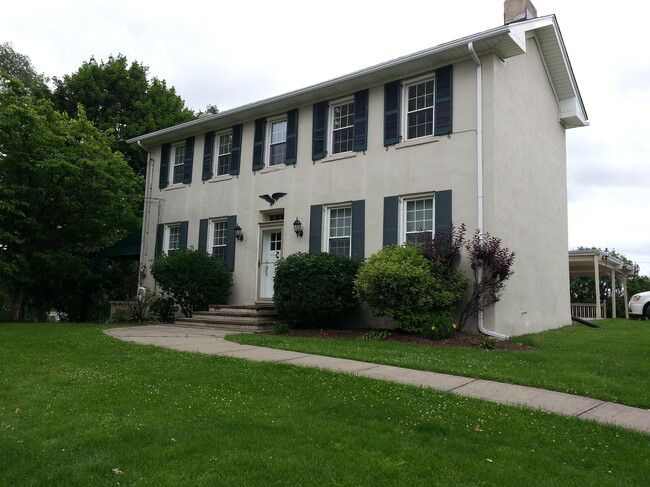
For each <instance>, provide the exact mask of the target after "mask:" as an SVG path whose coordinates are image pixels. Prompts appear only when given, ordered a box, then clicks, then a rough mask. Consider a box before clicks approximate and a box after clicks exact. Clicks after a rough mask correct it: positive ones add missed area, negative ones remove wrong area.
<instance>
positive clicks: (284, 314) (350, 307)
mask: <svg viewBox="0 0 650 487" xmlns="http://www.w3.org/2000/svg"><path fill="white" fill-rule="evenodd" d="M360 266H361V262H360V261H358V260H355V259H351V258H349V257H342V256H340V255H332V254H328V253H324V252H319V253H315V254H303V253H297V254H292V255H290V256H288V257H287V258H285V259H281V260H280V261H278V263H277V264H276V268H275V279H274V283H273V289H274V294H273V303H274V305H275V309H276V311H277V314H278V317H279V318H280V320H282V321H287V322H289V323H292V324H297V325H302V326H307V327H320V328H331V327H333V326H336V325H337V323H338V321H339V320H340V319H341V318H343V317H344V316H345V315H347V314H349V313H350V312H352V311H354V310H355V309H356V308H357V307H358V301H357V300H356V298H355V296H354V277H355V276H356V274H357V271H358V269H359V267H360Z"/></svg>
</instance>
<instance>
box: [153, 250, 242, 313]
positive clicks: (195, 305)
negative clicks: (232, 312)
mask: <svg viewBox="0 0 650 487" xmlns="http://www.w3.org/2000/svg"><path fill="white" fill-rule="evenodd" d="M151 274H152V275H153V277H154V279H156V281H157V282H158V284H159V285H160V288H161V289H162V290H163V291H164V292H165V293H167V294H169V295H170V296H171V297H173V298H174V302H175V303H176V304H177V305H178V306H179V307H180V309H181V311H182V312H183V314H184V315H185V316H186V317H191V316H192V312H193V311H199V310H207V309H208V306H209V305H211V304H225V303H226V302H227V300H228V296H229V295H230V288H231V286H232V274H231V272H230V271H228V270H227V269H226V267H225V265H224V263H223V262H222V261H221V260H219V259H216V258H215V257H212V256H210V255H208V254H206V253H205V252H202V251H199V250H194V249H181V250H175V251H173V252H170V253H169V254H168V255H161V256H160V257H157V258H156V260H155V261H154V263H153V265H152V266H151Z"/></svg>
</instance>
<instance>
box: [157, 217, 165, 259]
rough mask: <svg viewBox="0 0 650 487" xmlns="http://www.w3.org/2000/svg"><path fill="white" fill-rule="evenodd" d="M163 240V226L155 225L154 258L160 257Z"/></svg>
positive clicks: (160, 224)
mask: <svg viewBox="0 0 650 487" xmlns="http://www.w3.org/2000/svg"><path fill="white" fill-rule="evenodd" d="M164 240H165V225H163V224H162V223H159V224H158V225H156V257H158V256H159V255H162V253H163V244H164V243H165V242H164Z"/></svg>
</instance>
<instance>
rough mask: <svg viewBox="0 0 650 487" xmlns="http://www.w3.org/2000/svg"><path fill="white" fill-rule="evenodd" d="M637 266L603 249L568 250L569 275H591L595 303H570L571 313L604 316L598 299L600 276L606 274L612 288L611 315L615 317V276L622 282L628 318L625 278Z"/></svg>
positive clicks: (582, 316)
mask: <svg viewBox="0 0 650 487" xmlns="http://www.w3.org/2000/svg"><path fill="white" fill-rule="evenodd" d="M636 272H637V266H635V265H631V264H628V263H626V262H623V261H622V260H620V259H618V258H616V257H613V256H612V255H610V252H609V251H608V250H607V249H605V250H604V251H603V250H599V249H591V250H570V251H569V277H593V278H594V285H595V295H596V303H595V304H594V303H571V314H572V315H573V316H578V317H581V318H594V319H600V318H604V316H603V308H604V303H602V302H601V300H600V286H599V283H600V276H601V275H602V276H605V275H608V276H609V277H610V279H611V289H612V296H611V300H612V304H611V306H612V317H613V318H616V278H617V277H620V278H621V282H622V284H623V299H624V300H625V317H626V318H629V317H630V316H629V311H628V309H627V302H628V298H627V278H628V277H630V276H633V275H635V274H636Z"/></svg>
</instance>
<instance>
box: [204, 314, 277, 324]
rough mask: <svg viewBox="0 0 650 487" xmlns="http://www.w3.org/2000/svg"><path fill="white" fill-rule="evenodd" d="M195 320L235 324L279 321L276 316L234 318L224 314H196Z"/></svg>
mask: <svg viewBox="0 0 650 487" xmlns="http://www.w3.org/2000/svg"><path fill="white" fill-rule="evenodd" d="M192 318H193V319H196V320H201V321H231V322H233V323H259V322H265V323H271V322H274V321H277V317H276V316H243V315H241V316H237V315H235V316H233V315H223V314H216V313H214V314H210V315H204V314H201V315H199V314H196V313H195V314H194V315H193V316H192Z"/></svg>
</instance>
